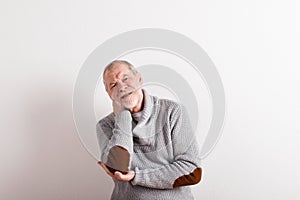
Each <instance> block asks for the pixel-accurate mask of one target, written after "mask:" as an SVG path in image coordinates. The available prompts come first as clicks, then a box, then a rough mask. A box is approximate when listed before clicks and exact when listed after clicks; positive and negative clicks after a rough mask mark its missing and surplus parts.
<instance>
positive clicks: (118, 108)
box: [112, 100, 125, 114]
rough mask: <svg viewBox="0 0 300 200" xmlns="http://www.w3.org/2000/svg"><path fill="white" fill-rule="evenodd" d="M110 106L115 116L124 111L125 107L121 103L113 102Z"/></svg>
mask: <svg viewBox="0 0 300 200" xmlns="http://www.w3.org/2000/svg"><path fill="white" fill-rule="evenodd" d="M112 106H113V110H114V113H115V114H118V113H119V112H121V111H122V110H125V107H124V106H123V105H122V104H121V103H119V102H117V101H114V100H113V101H112Z"/></svg>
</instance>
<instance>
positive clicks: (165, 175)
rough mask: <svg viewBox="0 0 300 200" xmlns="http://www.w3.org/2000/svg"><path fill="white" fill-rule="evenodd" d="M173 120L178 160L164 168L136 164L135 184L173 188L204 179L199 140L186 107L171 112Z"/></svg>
mask: <svg viewBox="0 0 300 200" xmlns="http://www.w3.org/2000/svg"><path fill="white" fill-rule="evenodd" d="M171 124H172V132H171V135H172V145H173V152H174V161H173V162H172V163H170V164H168V165H164V166H162V167H160V168H151V169H143V170H140V169H138V168H136V169H135V177H134V179H133V180H132V184H133V185H140V186H144V187H149V188H157V189H171V188H175V187H179V186H186V185H193V184H197V183H198V182H200V180H201V176H202V169H201V167H200V160H201V159H200V154H199V149H198V144H197V142H196V138H195V137H194V133H193V131H192V128H191V125H190V122H189V119H188V115H187V113H186V110H185V109H183V107H178V108H177V110H176V111H175V112H174V113H173V114H172V115H171Z"/></svg>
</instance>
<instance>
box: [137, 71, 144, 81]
mask: <svg viewBox="0 0 300 200" xmlns="http://www.w3.org/2000/svg"><path fill="white" fill-rule="evenodd" d="M137 75H138V80H139V83H140V84H143V77H142V75H141V74H140V72H138V74H137Z"/></svg>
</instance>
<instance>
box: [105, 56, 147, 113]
mask: <svg viewBox="0 0 300 200" xmlns="http://www.w3.org/2000/svg"><path fill="white" fill-rule="evenodd" d="M103 83H104V85H105V89H106V92H107V94H108V95H109V97H110V98H111V100H112V101H116V102H118V103H120V104H121V105H123V106H124V107H125V108H127V109H133V108H135V107H136V106H139V104H141V101H142V99H143V93H142V90H141V86H142V83H143V80H142V76H141V74H140V73H139V72H138V71H137V70H136V69H135V68H134V67H133V65H132V64H130V63H129V62H127V61H124V60H115V61H113V62H111V63H110V64H109V65H107V66H106V67H105V69H104V72H103Z"/></svg>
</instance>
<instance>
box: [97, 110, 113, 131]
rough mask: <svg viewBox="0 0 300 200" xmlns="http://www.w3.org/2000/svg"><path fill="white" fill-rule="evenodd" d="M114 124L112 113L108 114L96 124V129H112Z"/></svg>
mask: <svg viewBox="0 0 300 200" xmlns="http://www.w3.org/2000/svg"><path fill="white" fill-rule="evenodd" d="M114 123H115V117H114V113H113V112H112V113H110V114H108V115H107V116H105V117H103V118H102V119H100V120H99V121H98V122H97V125H96V126H97V127H111V128H112V127H113V125H114Z"/></svg>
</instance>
